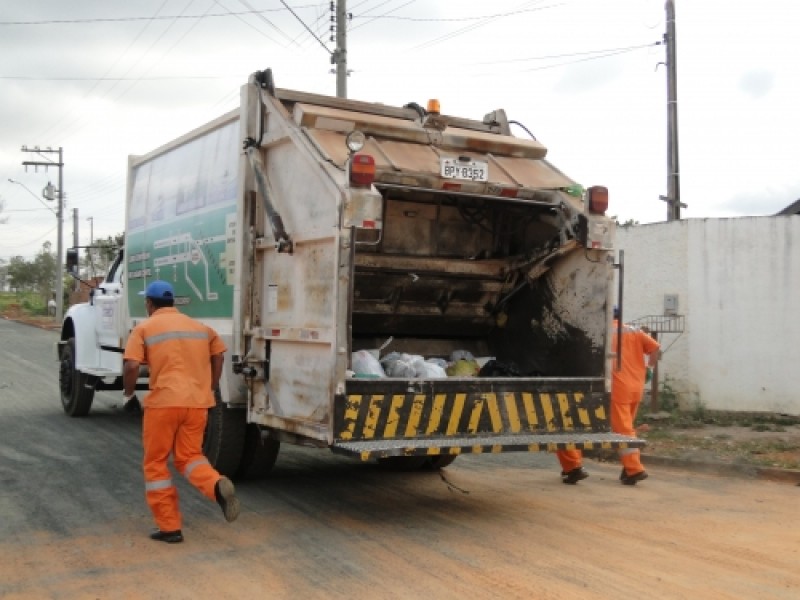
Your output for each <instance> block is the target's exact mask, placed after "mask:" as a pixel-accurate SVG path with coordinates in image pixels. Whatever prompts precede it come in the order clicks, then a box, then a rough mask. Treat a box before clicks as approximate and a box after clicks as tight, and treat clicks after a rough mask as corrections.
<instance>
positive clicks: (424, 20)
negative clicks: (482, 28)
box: [353, 3, 563, 29]
mask: <svg viewBox="0 0 800 600" xmlns="http://www.w3.org/2000/svg"><path fill="white" fill-rule="evenodd" d="M403 6H405V5H403ZM557 6H563V3H562V4H552V5H550V6H542V7H541V8H525V9H522V10H514V11H511V12H504V13H495V14H493V15H480V16H476V17H451V18H426V17H402V16H399V15H390V14H389V13H386V14H383V15H376V16H374V17H369V18H370V19H371V20H373V21H374V20H375V19H393V20H395V21H413V22H415V23H458V22H464V21H480V20H482V19H498V18H501V17H513V16H514V15H519V14H523V13H529V12H535V11H539V10H543V9H545V8H554V7H557ZM400 8H403V7H402V6H400V7H398V8H397V9H394V10H398V9H400ZM365 18H367V16H366V15H353V19H365ZM353 29H355V28H353Z"/></svg>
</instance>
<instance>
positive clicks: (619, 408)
mask: <svg viewBox="0 0 800 600" xmlns="http://www.w3.org/2000/svg"><path fill="white" fill-rule="evenodd" d="M618 331H619V311H618V309H617V308H616V307H614V335H613V339H612V347H613V348H614V349H615V350H616V348H617V347H618V343H617V335H618V334H617V332H618ZM621 346H622V361H621V362H620V361H619V357H617V358H616V359H615V360H614V368H613V372H612V374H613V379H612V382H611V431H613V432H614V433H620V434H622V435H627V436H630V437H636V429H635V428H634V422H635V420H636V413H637V411H638V410H639V404H640V403H641V401H642V395H643V393H644V382H645V378H646V377H647V367H648V366H650V367H654V366H655V364H656V362H657V361H658V356H659V350H660V348H661V346H660V345H659V343H658V342H657V341H656V340H654V339H653V338H652V337H650V336H649V335H647V334H646V333H645V332H644V331H642V330H641V329H636V328H634V327H631V326H630V325H625V324H623V325H622V344H621ZM642 356H647V363H646V364H645V361H644V360H642ZM619 454H620V460H621V461H622V466H623V468H622V473H620V476H619V479H620V481H621V482H622V483H623V484H624V485H636V483H637V482H639V481H642V480H644V479H647V471H645V470H644V467H643V466H642V461H641V457H640V452H639V449H638V448H623V449H622V450H620V451H619Z"/></svg>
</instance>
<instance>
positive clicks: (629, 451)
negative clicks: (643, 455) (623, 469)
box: [619, 448, 639, 456]
mask: <svg viewBox="0 0 800 600" xmlns="http://www.w3.org/2000/svg"><path fill="white" fill-rule="evenodd" d="M628 454H639V449H638V448H620V450H619V455H620V456H626V455H628Z"/></svg>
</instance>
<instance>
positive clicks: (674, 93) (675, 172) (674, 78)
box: [661, 0, 686, 221]
mask: <svg viewBox="0 0 800 600" xmlns="http://www.w3.org/2000/svg"><path fill="white" fill-rule="evenodd" d="M666 10H667V31H666V33H665V34H664V44H665V45H666V51H667V196H666V198H664V197H663V196H662V198H661V199H662V200H665V201H666V203H667V221H677V220H679V219H680V218H681V207H685V206H686V205H685V204H681V188H680V168H679V166H678V165H679V163H678V75H677V73H678V64H677V51H676V50H677V48H676V46H677V42H676V39H675V2H674V0H667V4H666Z"/></svg>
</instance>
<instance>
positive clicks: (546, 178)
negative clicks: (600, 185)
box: [490, 156, 574, 188]
mask: <svg viewBox="0 0 800 600" xmlns="http://www.w3.org/2000/svg"><path fill="white" fill-rule="evenodd" d="M493 158H494V160H495V161H497V163H498V164H499V165H500V166H501V167H502V169H503V170H505V171H506V173H508V175H510V176H511V177H512V178H513V179H514V181H516V182H517V183H518V184H519V185H521V186H524V187H531V188H564V187H568V186H570V185H572V184H573V183H574V182H573V181H572V180H571V179H570V178H569V177H567V176H566V175H564V174H563V173H561V172H560V171H558V170H557V169H555V168H553V167H551V166H550V165H549V164H548V163H547V162H545V161H540V160H527V159H524V158H514V157H510V156H493ZM490 172H491V174H492V181H495V178H494V176H495V173H496V170H491V169H490Z"/></svg>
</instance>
